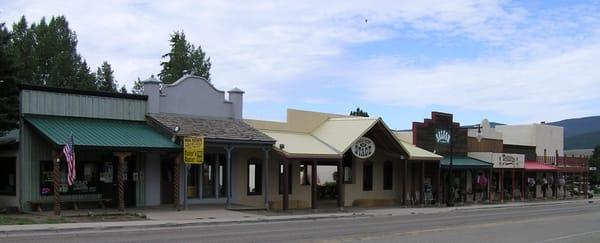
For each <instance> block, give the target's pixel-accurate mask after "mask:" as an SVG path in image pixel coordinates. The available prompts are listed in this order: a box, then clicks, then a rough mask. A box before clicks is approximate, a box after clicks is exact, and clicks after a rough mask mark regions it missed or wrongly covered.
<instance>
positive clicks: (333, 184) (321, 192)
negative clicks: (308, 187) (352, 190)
mask: <svg viewBox="0 0 600 243" xmlns="http://www.w3.org/2000/svg"><path fill="white" fill-rule="evenodd" d="M337 173H338V171H337V166H336V165H329V164H322V165H317V201H318V202H317V205H319V207H320V208H323V207H337V199H338V196H339V192H338V184H337V183H338V181H337Z"/></svg>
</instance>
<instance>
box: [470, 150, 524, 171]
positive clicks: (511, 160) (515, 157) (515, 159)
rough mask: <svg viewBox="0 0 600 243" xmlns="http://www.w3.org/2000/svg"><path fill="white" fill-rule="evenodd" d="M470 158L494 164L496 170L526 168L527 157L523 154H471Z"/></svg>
mask: <svg viewBox="0 0 600 243" xmlns="http://www.w3.org/2000/svg"><path fill="white" fill-rule="evenodd" d="M468 156H469V157H471V158H475V159H479V160H483V161H485V162H489V163H492V164H494V168H505V169H506V168H515V169H523V168H525V155H523V154H507V153H491V152H469V153H468Z"/></svg>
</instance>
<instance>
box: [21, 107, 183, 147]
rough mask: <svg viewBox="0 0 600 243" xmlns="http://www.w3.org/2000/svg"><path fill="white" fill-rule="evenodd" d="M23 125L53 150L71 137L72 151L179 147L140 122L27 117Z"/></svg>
mask: <svg viewBox="0 0 600 243" xmlns="http://www.w3.org/2000/svg"><path fill="white" fill-rule="evenodd" d="M25 121H26V122H27V123H28V124H30V125H31V126H33V127H34V128H35V129H36V130H38V131H39V132H40V134H41V135H42V136H44V137H46V138H47V139H48V140H50V142H51V143H53V144H54V145H56V146H61V145H64V144H65V142H66V141H67V138H68V137H69V136H70V135H71V134H73V138H74V141H75V148H85V149H108V150H121V151H125V150H177V149H180V146H179V145H177V144H175V143H173V142H171V140H169V139H168V138H167V137H165V136H163V135H161V134H160V133H158V132H157V131H155V130H153V129H152V128H151V127H150V126H148V125H147V124H146V123H145V122H143V121H126V120H111V119H98V118H82V117H61V116H38V115H26V116H25Z"/></svg>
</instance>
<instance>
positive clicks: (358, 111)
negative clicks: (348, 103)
mask: <svg viewBox="0 0 600 243" xmlns="http://www.w3.org/2000/svg"><path fill="white" fill-rule="evenodd" d="M350 115H351V116H363V117H369V113H367V112H366V111H363V110H361V109H360V108H359V107H357V108H356V110H355V111H351V112H350Z"/></svg>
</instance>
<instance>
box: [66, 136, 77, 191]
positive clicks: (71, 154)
mask: <svg viewBox="0 0 600 243" xmlns="http://www.w3.org/2000/svg"><path fill="white" fill-rule="evenodd" d="M73 143H74V142H73V134H71V136H70V137H69V138H68V139H67V143H66V144H65V147H63V154H64V155H65V158H66V159H67V168H68V171H67V183H69V186H70V185H73V182H74V181H75V150H74V148H73Z"/></svg>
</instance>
